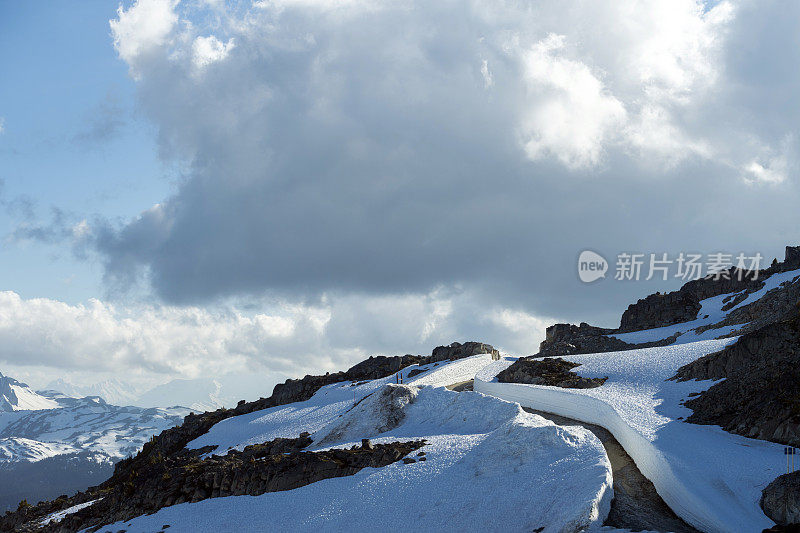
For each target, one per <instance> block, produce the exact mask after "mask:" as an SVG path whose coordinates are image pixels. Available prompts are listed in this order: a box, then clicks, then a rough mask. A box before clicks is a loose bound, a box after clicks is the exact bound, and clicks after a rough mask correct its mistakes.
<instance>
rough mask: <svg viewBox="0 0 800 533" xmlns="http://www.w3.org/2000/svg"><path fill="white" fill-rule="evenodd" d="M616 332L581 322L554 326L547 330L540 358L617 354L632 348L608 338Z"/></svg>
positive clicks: (540, 350)
mask: <svg viewBox="0 0 800 533" xmlns="http://www.w3.org/2000/svg"><path fill="white" fill-rule="evenodd" d="M614 332H615V331H614V330H611V329H605V328H598V327H596V326H590V325H589V324H587V323H586V322H581V324H580V325H579V326H576V325H574V324H553V325H552V326H550V327H548V328H547V330H545V339H544V340H543V341H542V343H541V344H540V345H539V353H538V354H537V355H538V356H539V357H551V356H557V355H576V354H581V353H598V352H616V351H619V350H625V349H628V348H629V347H630V345H629V344H628V343H626V342H622V341H621V340H619V339H615V338H613V337H607V336H606V335H607V334H609V333H614Z"/></svg>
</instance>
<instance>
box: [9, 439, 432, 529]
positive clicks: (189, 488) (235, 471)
mask: <svg viewBox="0 0 800 533" xmlns="http://www.w3.org/2000/svg"><path fill="white" fill-rule="evenodd" d="M310 443H311V439H310V438H309V437H308V434H304V435H301V436H300V437H298V438H297V439H275V440H273V441H270V442H267V443H264V444H258V445H253V446H247V447H246V448H245V449H244V450H243V451H241V452H239V451H235V450H233V451H231V452H229V453H228V454H227V455H225V456H216V455H215V456H212V457H211V458H208V459H205V460H201V458H200V456H201V455H202V454H203V453H205V452H207V451H208V450H204V449H201V450H193V451H185V452H183V453H180V454H176V455H173V456H170V457H160V458H155V459H154V460H151V461H149V462H148V463H147V464H146V465H141V469H137V470H131V471H129V472H127V475H126V476H115V477H114V478H112V479H111V480H109V482H107V483H104V484H103V485H101V486H100V487H96V488H94V489H89V490H88V491H87V492H85V493H80V494H78V495H76V496H75V497H73V498H64V497H62V498H61V499H60V500H58V501H57V502H46V503H42V504H39V505H37V506H29V507H27V508H25V509H24V510H20V511H17V512H16V513H8V514H6V516H4V517H2V518H0V530H2V531H25V530H28V531H35V530H37V529H38V528H37V527H36V521H37V520H41V518H42V517H44V516H47V514H49V513H52V512H54V511H56V510H60V509H64V508H66V507H69V506H72V505H76V504H77V503H83V502H88V501H92V500H96V499H98V498H102V499H101V500H100V501H98V502H97V503H95V504H93V505H91V506H89V507H87V508H85V509H82V510H80V511H78V512H76V513H74V514H71V515H67V516H66V517H65V518H64V519H63V520H62V521H61V522H60V523H59V524H58V525H56V526H50V527H48V528H47V529H48V531H59V532H74V531H79V530H81V529H85V528H89V530H90V531H91V530H93V528H96V527H99V526H100V525H102V524H108V523H113V522H116V521H120V520H128V519H130V518H133V517H135V516H140V515H142V514H145V513H153V512H155V511H157V510H159V509H161V508H163V507H168V506H170V505H175V504H179V503H184V502H196V501H200V500H204V499H207V498H217V497H223V496H241V495H251V496H256V495H259V494H264V493H266V492H276V491H283V490H291V489H295V488H298V487H302V486H304V485H308V484H311V483H314V482H317V481H320V480H323V479H329V478H333V477H342V476H349V475H353V474H355V473H356V472H358V471H359V470H361V469H362V468H365V467H373V468H377V467H382V466H386V465H388V464H391V463H394V462H396V461H399V460H400V459H403V458H404V457H405V456H406V455H408V454H410V453H411V452H414V451H416V450H417V449H419V448H420V447H422V446H423V445H424V444H425V441H422V440H420V441H413V442H394V443H388V444H372V443H371V442H369V441H366V442H364V443H362V446H354V447H352V448H350V449H332V450H326V451H321V452H306V451H302V448H304V447H305V446H307V445H308V444H310Z"/></svg>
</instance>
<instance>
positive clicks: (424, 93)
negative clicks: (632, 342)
mask: <svg viewBox="0 0 800 533" xmlns="http://www.w3.org/2000/svg"><path fill="white" fill-rule="evenodd" d="M798 15H800V7H798V6H787V5H785V4H779V3H777V2H758V3H756V2H748V1H742V2H728V1H722V2H695V1H689V0H646V1H619V2H611V3H586V2H568V1H567V2H565V1H552V2H550V1H546V2H536V3H530V2H523V1H513V0H509V1H503V2H494V3H491V4H487V3H485V2H454V1H444V2H435V3H430V2H422V1H416V0H402V1H396V2H373V1H371V0H352V1H348V2H329V1H311V0H271V1H261V2H255V3H252V4H248V3H247V2H244V3H234V4H233V5H231V6H229V5H226V4H225V3H222V2H204V3H199V4H194V3H193V4H187V3H180V2H178V1H176V0H138V1H135V2H133V3H129V4H126V5H125V6H121V7H120V9H119V11H118V14H117V17H116V18H115V19H114V20H112V21H111V34H112V38H113V46H114V47H115V48H116V50H117V52H118V55H119V57H120V59H121V60H122V61H124V62H125V63H127V65H128V67H129V71H130V74H131V76H132V77H133V78H134V79H135V80H136V84H137V91H138V104H139V106H140V109H141V111H142V112H143V113H144V115H145V116H146V117H148V119H149V120H150V121H151V122H152V123H153V124H154V126H155V127H156V128H157V131H158V136H159V150H160V155H161V157H162V159H163V160H164V162H165V164H167V165H176V166H177V167H179V168H183V169H185V172H184V175H183V178H182V180H181V181H180V183H179V184H178V185H177V186H176V187H175V189H174V192H173V194H171V195H170V196H169V197H167V198H164V199H163V200H162V201H161V202H160V203H158V204H157V205H153V206H141V213H140V215H139V216H138V217H135V218H134V219H131V220H124V221H110V220H102V219H100V220H92V218H91V217H90V216H89V217H87V219H86V220H83V221H81V222H79V223H78V224H77V225H76V224H75V221H70V223H69V224H70V225H67V224H66V223H65V224H64V227H63V228H62V229H59V226H58V224H57V222H58V220H56V217H54V225H50V226H39V225H36V224H34V223H29V224H28V225H27V226H25V227H24V228H22V230H21V233H19V235H17V236H18V237H19V238H37V232H40V233H42V235H43V237H42V238H45V237H47V236H49V237H48V238H50V239H51V240H52V239H56V238H59V236H60V238H67V239H72V240H74V241H76V243H77V244H78V245H79V246H80V249H81V250H94V251H95V252H97V253H98V254H99V257H100V259H101V261H102V262H103V264H104V266H105V273H106V281H107V282H108V284H109V287H113V288H115V289H116V288H125V287H136V286H139V285H140V284H141V286H144V287H146V288H148V289H152V290H153V291H154V293H155V294H156V296H157V297H158V299H159V300H160V301H161V302H163V303H164V304H165V307H163V308H162V307H158V305H161V304H154V305H156V306H155V307H152V308H149V309H145V310H134V309H132V308H130V309H127V308H126V309H124V310H120V309H117V308H112V307H110V306H109V304H108V303H100V302H93V303H90V304H86V305H85V306H82V307H81V306H77V307H75V306H65V305H64V304H59V303H58V302H53V301H30V300H28V301H26V300H20V299H19V298H18V297H16V299H15V296H14V295H13V294H8V293H7V294H6V295H4V296H3V298H4V300H3V302H4V303H3V306H5V307H7V308H8V309H12V310H15V311H14V312H15V313H19V314H18V315H13V316H14V317H15V319H16V320H19V321H23V323H24V321H25V320H31V321H33V323H34V324H35V325H36V328H33V329H32V331H40V332H44V331H48V330H50V329H53V331H54V333H53V335H51V336H50V337H47V336H45V337H44V338H45V340H46V339H48V338H51V339H53V342H52V343H51V344H48V343H47V342H44V341H41V340H39V341H36V340H35V339H34V337H32V336H27V337H24V338H27V339H28V341H29V342H28V343H27V344H26V343H23V344H22V345H14V344H12V346H16V348H13V349H15V350H18V351H19V352H20V353H23V352H24V353H25V354H29V357H31V358H32V359H34V360H37V361H41V362H42V364H50V365H58V364H60V363H59V361H65V360H66V361H69V364H70V365H73V366H80V365H81V364H83V363H82V361H83V359H81V357H84V356H83V355H81V354H92V355H86V357H87V359H86V361H87V362H89V363H87V364H89V365H91V364H95V362H102V361H104V359H103V358H101V357H100V356H99V355H98V354H101V353H107V354H109V355H108V358H107V359H105V360H106V361H108V362H109V364H112V363H113V364H116V363H115V362H119V364H120V365H121V366H131V367H136V366H137V365H138V366H139V367H142V368H145V369H147V370H148V371H152V372H164V373H178V374H181V375H195V374H198V373H201V372H214V371H216V369H218V368H220V366H219V365H233V366H237V365H238V366H242V365H245V366H246V365H248V364H255V363H256V362H257V363H258V364H262V365H263V366H264V367H265V368H270V369H274V370H276V371H279V372H284V371H285V372H287V373H290V372H301V371H302V369H304V368H309V369H311V368H310V367H313V365H314V364H319V365H318V366H321V367H323V368H331V369H332V368H334V367H335V368H341V367H342V366H344V365H341V364H339V365H336V363H337V362H338V363H343V362H345V361H347V362H352V361H353V359H355V358H357V357H358V356H361V355H369V354H371V353H379V352H389V353H398V352H405V351H419V352H427V351H428V350H429V349H430V347H432V346H433V345H435V344H437V343H440V342H449V341H451V340H456V339H458V340H466V339H468V338H472V339H480V340H486V341H488V342H493V343H495V344H498V345H500V346H503V347H505V348H506V349H509V350H513V351H516V352H518V353H529V352H532V351H535V348H536V346H535V345H536V342H538V340H541V335H542V330H543V326H544V325H546V324H547V323H548V322H549V319H545V318H542V317H550V316H557V317H563V318H566V319H569V320H589V321H596V322H601V323H603V324H604V325H615V324H614V321H615V319H618V317H619V314H620V312H621V311H622V309H624V307H625V306H626V305H627V304H628V303H629V302H630V301H631V300H632V299H635V298H637V297H641V296H643V295H645V294H647V293H649V292H652V291H654V290H656V289H660V290H664V289H665V288H667V289H669V288H671V287H665V286H664V284H663V283H661V284H659V285H656V284H655V282H654V284H652V285H646V284H644V283H638V284H637V283H628V284H625V283H615V282H613V280H604V281H601V282H598V283H596V284H593V285H591V286H588V285H583V284H581V283H580V282H579V281H578V278H577V275H576V272H575V263H576V259H577V256H578V254H579V253H580V252H581V251H582V250H584V249H592V250H596V251H599V252H601V253H603V254H605V255H606V257H607V258H609V259H612V258H613V256H614V255H615V254H617V253H619V252H625V251H627V252H633V251H639V252H646V253H650V252H653V253H662V252H670V253H676V252H679V251H701V252H706V253H708V252H714V251H719V250H726V251H729V252H739V251H749V252H755V251H760V252H761V253H763V254H764V255H765V256H767V257H771V256H772V255H776V254H778V253H779V252H780V251H781V250H782V247H783V245H784V244H789V243H796V242H798V241H799V240H800V233H798V230H797V228H798V227H800V210H798V209H797V198H798V192H799V191H798V182H797V179H796V177H795V174H796V169H797V141H798V138H800V137H798V135H800V132H798V124H800V106H797V97H796V95H797V94H800V91H798V89H800V68H798V66H800V47H798V46H797V42H796V41H797V38H796V36H797V35H798V34H800V32H798V28H797V22H796V21H797V20H800V16H798ZM79 220H80V218H79ZM677 284H678V282H677V281H675V282H674V283H673V286H674V285H677ZM114 294H116V293H114ZM237 298H255V299H256V300H257V301H261V300H259V299H261V298H265V299H268V300H269V301H282V302H292V303H291V304H285V305H288V306H289V307H290V308H291V309H292V310H291V311H287V309H288V308H281V307H280V306H279V307H277V308H275V312H274V313H272V312H268V313H266V314H264V315H253V314H247V313H244V312H243V311H237V310H236V309H235V308H225V309H226V311H225V312H223V313H222V314H219V313H217V312H216V311H214V312H212V311H209V310H208V309H213V308H216V307H217V306H219V305H220V304H219V302H221V301H229V300H230V299H237ZM258 305H261V304H258ZM203 306H210V307H208V309H206V308H205V307H203ZM139 313H141V314H139ZM317 313H321V314H322V316H326V317H328V318H326V319H325V320H323V322H324V326H319V322H318V321H316V322H315V320H318V318H317V319H312V318H310V317H311V316H316V317H318V316H319V315H318V314H317ZM26 317H27V318H26ZM36 317H40V318H36ZM48 317H49V318H48ZM259 317H261V318H259ZM537 317H538V318H537ZM60 324H71V325H72V326H71V328H67V329H64V330H63V331H62V330H61V329H59V328H60ZM5 327H6V330H7V333H6V335H7V339H8V340H9V341H11V340H13V336H14V335H16V334H24V332H18V331H16V330H15V329H14V328H15V327H16V326H14V325H13V322H8V324H7V326H5ZM37 328H38V329H37ZM70 331H72V332H73V333H70ZM79 332H83V333H87V339H86V340H81V338H79V337H80V335H81V334H80V333H79ZM31 335H33V334H31ZM56 341H57V342H56ZM43 342H44V343H43ZM42 343H43V344H42ZM25 346H30V347H31V348H29V349H27V350H28V351H25V350H26V348H25ZM59 346H68V347H70V348H69V349H66V350H63V349H61V350H60V349H59ZM36 349H41V355H40V356H36V355H35V353H36ZM67 352H69V353H70V354H71V355H68V354H67ZM9 353H11V352H9ZM184 354H191V356H190V357H186V356H184ZM26 356H28V355H26ZM8 357H10V356H8ZM315 357H316V358H319V357H322V358H323V359H315ZM337 357H338V358H339V359H337ZM220 361H225V363H221V362H220ZM123 363H124V365H123ZM186 365H188V366H186ZM215 365H217V366H215ZM317 369H318V368H317Z"/></svg>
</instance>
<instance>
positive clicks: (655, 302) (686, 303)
mask: <svg viewBox="0 0 800 533" xmlns="http://www.w3.org/2000/svg"><path fill="white" fill-rule="evenodd" d="M700 307H701V305H700V300H698V299H697V295H696V294H694V293H691V292H683V291H677V292H670V293H667V294H661V293H660V292H657V293H655V294H651V295H650V296H648V297H646V298H642V299H641V300H639V301H638V302H636V303H635V304H631V305H629V306H628V308H627V309H626V310H625V312H624V313H622V319H621V320H620V324H619V331H637V330H641V329H650V328H657V327H660V326H669V325H671V324H678V323H680V322H688V321H689V320H694V319H695V318H697V313H698V311H700Z"/></svg>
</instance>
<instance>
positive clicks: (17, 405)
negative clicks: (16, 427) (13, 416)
mask: <svg viewBox="0 0 800 533" xmlns="http://www.w3.org/2000/svg"><path fill="white" fill-rule="evenodd" d="M58 406H59V405H58V403H56V402H54V401H52V400H50V399H48V398H45V397H44V396H42V395H40V394H37V393H36V392H34V391H33V390H31V388H30V387H28V386H27V385H26V384H25V383H20V382H19V381H17V380H16V379H13V378H10V377H8V376H4V375H3V374H2V373H0V413H3V412H11V411H27V410H38V409H55V408H57V407H58Z"/></svg>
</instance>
